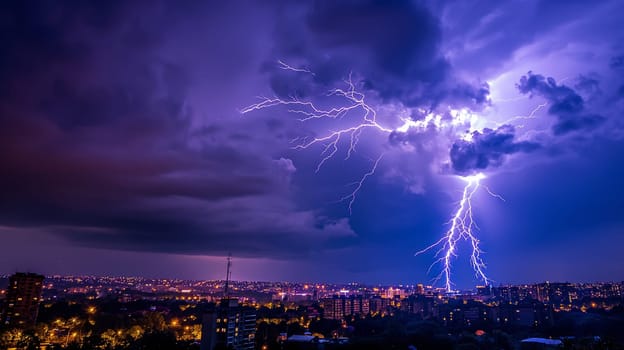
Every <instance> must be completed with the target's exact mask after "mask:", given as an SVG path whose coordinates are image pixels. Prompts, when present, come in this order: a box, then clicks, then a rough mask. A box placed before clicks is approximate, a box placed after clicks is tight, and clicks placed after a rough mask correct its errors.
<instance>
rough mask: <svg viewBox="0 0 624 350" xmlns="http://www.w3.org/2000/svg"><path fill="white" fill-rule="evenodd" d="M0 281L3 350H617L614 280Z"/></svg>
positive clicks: (622, 292)
mask: <svg viewBox="0 0 624 350" xmlns="http://www.w3.org/2000/svg"><path fill="white" fill-rule="evenodd" d="M35 284H36V285H37V286H38V288H37V287H35ZM0 286H2V288H3V291H2V294H0V295H1V296H2V297H3V299H4V300H5V305H6V306H7V307H5V309H4V313H3V315H2V323H3V325H4V326H5V328H7V329H8V330H7V331H5V332H4V333H3V338H2V341H3V344H4V345H5V346H6V347H7V348H11V345H10V344H11V342H15V345H16V346H17V347H19V345H17V344H21V345H22V346H23V347H27V348H28V346H32V344H37V347H41V348H46V349H56V348H72V349H75V348H98V349H135V348H139V349H146V348H157V349H161V348H168V349H205V348H209V349H215V348H223V349H227V348H238V349H362V348H364V349H368V348H370V349H395V348H396V349H399V348H409V347H410V346H414V347H416V346H418V347H419V348H421V347H424V348H436V349H454V348H462V349H463V348H466V349H472V348H478V349H514V348H517V347H518V346H520V345H530V346H536V344H537V345H542V343H541V341H545V340H548V341H550V342H554V343H555V344H556V346H555V347H554V348H562V347H563V346H564V344H565V345H567V346H569V347H571V348H574V349H576V348H591V349H602V348H608V349H618V348H621V346H620V345H618V344H621V343H620V342H621V340H622V334H621V329H622V327H624V282H610V283H568V282H565V283H562V282H543V283H536V284H524V285H500V286H477V287H476V288H474V289H472V290H466V291H455V292H453V293H448V292H447V291H446V290H445V288H443V287H433V286H430V285H423V284H415V285H395V286H382V285H376V286H371V285H365V284H361V283H347V284H325V283H294V282H251V281H249V282H245V281H230V280H209V281H203V280H180V279H150V278H141V277H96V276H48V277H44V276H42V275H37V274H32V273H17V274H14V275H11V276H10V277H3V278H2V279H0ZM226 286H227V287H226ZM34 290H36V292H34ZM29 293H30V294H29ZM33 293H35V294H34V298H35V300H36V302H34V303H33V302H32V301H29V300H28V297H29V298H30V300H33ZM230 318H231V319H230ZM225 319H228V320H229V322H231V323H232V325H230V327H229V328H228V327H227V325H226V324H222V322H223V323H226V322H225V321H223V320H225ZM220 334H223V335H222V337H220ZM533 341H536V342H533ZM20 342H21V343H20ZM415 344H417V345H415ZM530 346H528V347H527V346H525V347H522V348H523V349H524V348H529V349H533V348H535V347H530ZM583 346H584V347H583ZM14 347H15V346H14ZM17 347H16V348H17ZM538 348H539V347H538Z"/></svg>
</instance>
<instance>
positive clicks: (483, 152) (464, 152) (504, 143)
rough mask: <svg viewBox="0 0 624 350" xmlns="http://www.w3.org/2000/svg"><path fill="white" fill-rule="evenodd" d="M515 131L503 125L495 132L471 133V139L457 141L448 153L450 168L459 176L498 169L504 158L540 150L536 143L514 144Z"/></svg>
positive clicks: (520, 142) (486, 130)
mask: <svg viewBox="0 0 624 350" xmlns="http://www.w3.org/2000/svg"><path fill="white" fill-rule="evenodd" d="M514 138H515V130H514V127H513V126H511V125H503V126H501V127H499V128H497V129H495V130H493V129H488V128H486V129H483V132H479V131H474V132H472V135H471V139H470V140H469V141H468V140H457V141H455V142H454V143H453V146H452V147H451V152H450V158H451V166H452V168H453V170H454V171H455V172H457V173H460V174H466V173H470V172H473V171H475V170H485V169H487V168H492V167H498V166H500V165H501V164H503V162H504V161H505V158H506V156H508V155H510V154H514V153H518V152H524V153H528V152H533V151H535V150H536V149H538V148H540V145H539V144H538V143H534V142H530V141H519V142H516V141H515V140H514Z"/></svg>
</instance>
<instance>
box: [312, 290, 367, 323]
mask: <svg viewBox="0 0 624 350" xmlns="http://www.w3.org/2000/svg"><path fill="white" fill-rule="evenodd" d="M321 305H322V306H323V310H324V317H325V318H328V319H332V320H341V319H342V318H344V317H345V316H353V315H367V314H368V313H369V312H370V303H369V300H368V299H366V298H364V297H362V296H361V295H358V296H354V295H351V296H344V295H341V296H334V297H333V298H326V299H323V300H321Z"/></svg>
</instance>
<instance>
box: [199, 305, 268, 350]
mask: <svg viewBox="0 0 624 350" xmlns="http://www.w3.org/2000/svg"><path fill="white" fill-rule="evenodd" d="M255 334H256V309H254V308H252V307H246V306H242V305H241V304H239V303H238V299H233V298H224V299H222V300H221V302H220V303H219V305H217V306H216V307H215V308H214V309H213V310H210V311H209V312H207V313H206V314H205V315H204V319H203V322H202V335H201V347H200V349H201V350H213V349H216V348H218V349H234V350H253V349H254V346H255Z"/></svg>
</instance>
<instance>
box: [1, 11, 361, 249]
mask: <svg viewBox="0 0 624 350" xmlns="http://www.w3.org/2000/svg"><path fill="white" fill-rule="evenodd" d="M74 5H75V6H74ZM0 6H1V7H2V9H1V10H0V13H2V15H1V16H2V17H1V19H0V25H2V26H3V27H2V30H1V31H0V32H1V33H2V34H1V35H2V39H3V41H2V45H3V46H2V50H3V54H2V55H0V76H1V77H2V81H3V84H2V87H1V89H2V92H0V111H1V113H0V164H2V168H3V169H4V171H2V172H0V183H1V184H2V193H3V196H2V198H0V226H4V227H30V228H39V229H42V230H44V231H46V232H50V233H53V234H56V235H60V236H62V237H64V238H66V239H68V240H70V241H71V242H73V243H74V244H80V245H84V246H89V247H98V248H110V249H121V250H136V251H139V250H140V251H158V252H166V253H181V254H225V253H227V252H228V251H232V252H233V253H235V254H238V255H240V256H250V257H252V256H253V257H261V256H270V257H272V258H283V257H286V256H289V257H290V256H292V255H293V254H294V251H296V252H297V254H302V255H305V254H306V253H309V252H312V251H318V250H322V249H332V248H336V247H342V246H344V245H345V244H349V243H350V242H351V240H352V238H353V235H354V234H353V231H352V230H351V229H350V227H349V224H348V221H347V220H345V219H332V218H327V217H324V216H321V214H320V213H318V212H317V211H314V210H302V209H300V208H298V206H297V205H296V204H295V201H294V199H293V193H292V188H291V183H290V182H291V176H292V174H293V173H294V171H295V167H294V165H293V164H292V162H291V161H290V160H289V159H283V158H282V159H280V158H279V157H274V156H273V155H272V153H273V152H272V150H271V149H269V147H270V146H269V143H268V142H266V141H265V139H262V137H261V135H258V131H260V130H267V129H271V128H273V129H275V126H268V127H264V128H260V127H258V128H254V127H251V128H249V127H247V128H239V127H237V126H236V125H234V124H236V122H237V119H235V118H232V119H230V118H227V117H228V115H226V116H225V117H226V118H223V116H221V115H213V114H215V112H214V111H212V110H211V109H210V107H211V106H208V108H207V110H208V111H209V112H210V113H211V115H209V116H208V117H207V119H208V121H209V123H208V125H204V123H203V120H201V119H198V117H197V114H198V113H197V110H196V109H197V108H198V107H197V106H196V105H194V106H191V105H190V104H189V98H190V97H191V96H192V94H193V93H195V94H200V95H208V96H210V95H212V94H213V92H211V91H199V92H198V91H197V90H194V89H196V86H197V84H198V81H197V80H194V76H195V75H196V74H197V72H202V71H201V68H199V67H198V66H190V65H186V64H184V63H183V62H184V60H182V58H181V57H183V56H184V55H181V54H180V53H179V47H177V46H175V45H177V44H178V40H177V38H176V37H174V39H175V40H173V44H172V43H171V41H170V39H168V35H169V32H170V31H177V32H178V33H185V32H184V30H183V28H184V25H190V24H192V23H193V22H192V21H191V20H192V19H193V18H195V19H196V20H197V21H200V22H199V23H203V22H205V18H198V17H195V16H194V15H193V12H195V11H200V12H203V13H206V12H205V11H207V9H206V8H195V7H191V8H186V7H183V6H182V7H178V6H171V3H167V2H157V3H154V4H150V5H149V6H147V7H145V6H142V4H140V3H139V2H131V3H125V2H119V3H116V2H106V4H97V5H95V4H93V5H91V4H82V3H74V2H71V1H68V2H55V3H49V2H45V1H42V2H40V3H29V4H28V5H26V4H24V3H21V2H5V3H2V4H1V5H0ZM139 10H140V11H139ZM211 10H215V11H230V10H231V9H229V8H217V9H213V8H211ZM212 15H214V16H219V14H218V13H215V14H212ZM221 15H223V14H221ZM178 20H183V21H182V22H178ZM189 21H190V22H189ZM181 28H182V29H181ZM200 28H202V27H200ZM193 29H196V28H193ZM170 45H174V48H173V49H171V48H170ZM231 52H233V51H230V53H231ZM202 54H204V53H202ZM238 59H239V58H237V57H234V55H233V54H230V56H229V57H228V59H227V60H228V62H229V61H237V60H238ZM224 67H227V65H225V64H224V65H223V66H220V67H219V68H216V69H218V70H222V69H223V68H224ZM227 79H230V77H228V78H227ZM213 88H214V87H213ZM220 88H221V86H220ZM220 98H221V99H223V98H222V97H220ZM234 107H235V106H234V105H232V106H231V112H230V114H231V115H232V116H235V115H236V112H235V109H234ZM194 124H199V125H200V127H195V126H194ZM250 124H251V123H250ZM254 125H256V124H254ZM270 137H271V135H268V136H267V138H270ZM295 246H296V247H297V249H296V250H288V249H286V248H287V247H291V248H292V247H295Z"/></svg>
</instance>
